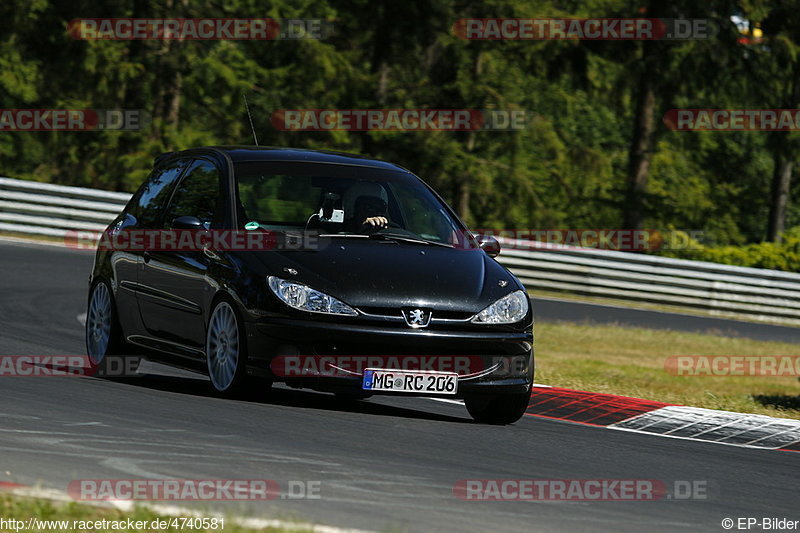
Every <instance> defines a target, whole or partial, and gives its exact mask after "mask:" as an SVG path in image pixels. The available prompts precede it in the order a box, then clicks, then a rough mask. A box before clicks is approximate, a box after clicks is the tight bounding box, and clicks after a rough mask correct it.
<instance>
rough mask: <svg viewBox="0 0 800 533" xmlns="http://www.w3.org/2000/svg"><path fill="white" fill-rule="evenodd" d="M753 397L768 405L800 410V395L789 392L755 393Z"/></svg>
mask: <svg viewBox="0 0 800 533" xmlns="http://www.w3.org/2000/svg"><path fill="white" fill-rule="evenodd" d="M753 399H754V400H755V401H756V402H758V403H760V404H761V405H764V406H766V407H775V408H776V409H784V410H794V411H800V396H789V395H788V394H754V395H753Z"/></svg>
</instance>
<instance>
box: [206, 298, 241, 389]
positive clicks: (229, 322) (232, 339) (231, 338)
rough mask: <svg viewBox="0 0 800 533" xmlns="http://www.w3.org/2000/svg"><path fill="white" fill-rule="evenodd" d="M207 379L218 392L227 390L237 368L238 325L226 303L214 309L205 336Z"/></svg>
mask: <svg viewBox="0 0 800 533" xmlns="http://www.w3.org/2000/svg"><path fill="white" fill-rule="evenodd" d="M206 360H207V362H208V377H209V378H211V383H212V385H214V388H215V389H216V390H218V391H225V390H228V389H229V388H230V387H231V385H232V384H233V381H234V379H235V378H236V370H237V369H238V366H239V325H238V323H237V321H236V314H235V313H234V312H233V309H232V308H231V306H230V305H229V304H228V303H227V302H220V303H218V304H217V306H216V307H214V312H213V313H212V314H211V320H209V321H208V333H207V334H206Z"/></svg>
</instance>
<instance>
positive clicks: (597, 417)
mask: <svg viewBox="0 0 800 533" xmlns="http://www.w3.org/2000/svg"><path fill="white" fill-rule="evenodd" d="M526 414H527V415H528V416H533V417H539V418H551V419H555V420H564V421H568V422H575V423H579V424H587V425H591V426H602V427H607V428H609V429H616V430H621V431H630V432H634V433H646V434H650V435H658V436H662V437H671V438H678V439H688V440H695V441H703V442H712V443H716V444H726V445H729V446H743V447H747V448H761V449H769V450H782V451H794V452H800V420H793V419H789V418H775V417H771V416H764V415H752V414H745V413H734V412H730V411H717V410H714V409H702V408H700V407H688V406H684V405H671V404H668V403H664V402H656V401H651V400H642V399H640V398H629V397H626V396H617V395H614V394H603V393H593V392H585V391H577V390H572V389H563V388H560V387H547V386H536V387H535V388H534V389H533V392H532V393H531V403H530V405H529V406H528V411H527V413H526Z"/></svg>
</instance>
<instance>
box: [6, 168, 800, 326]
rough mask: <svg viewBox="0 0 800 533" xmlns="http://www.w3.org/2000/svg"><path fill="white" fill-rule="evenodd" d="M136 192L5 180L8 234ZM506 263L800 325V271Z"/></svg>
mask: <svg viewBox="0 0 800 533" xmlns="http://www.w3.org/2000/svg"><path fill="white" fill-rule="evenodd" d="M129 198H130V194H127V193H116V192H107V191H100V190H96V189H87V188H82V187H67V186H63V185H52V184H47V183H38V182H32V181H26V180H16V179H10V178H2V177H0V231H7V232H15V233H23V234H34V235H49V236H55V237H64V236H66V235H67V234H68V232H70V231H75V230H82V231H102V230H103V229H104V228H105V226H106V225H107V224H108V223H109V222H111V220H113V219H114V217H115V216H116V215H117V213H119V212H120V211H121V210H122V208H123V207H124V206H125V203H126V202H127V201H128V199H129ZM499 240H500V242H501V244H502V245H503V247H504V248H503V251H502V253H501V254H500V256H499V257H498V260H499V261H500V263H502V264H503V265H505V266H506V267H508V268H509V269H510V270H511V271H513V272H514V274H515V275H516V276H517V277H519V278H520V279H521V280H522V281H523V283H525V285H526V287H527V288H528V289H530V290H532V291H534V292H536V291H537V290H547V291H561V292H566V293H571V294H577V295H586V296H602V297H610V298H615V299H620V300H629V301H637V302H648V303H656V304H667V305H679V306H683V307H693V308H697V309H702V310H704V311H707V312H710V313H712V314H719V315H726V316H734V317H740V318H748V319H755V320H761V321H771V322H782V323H787V324H793V325H800V274H796V273H792V272H781V271H777V270H764V269H758V268H745V267H737V266H731V265H722V264H717V263H706V262H702V261H687V260H683V259H672V258H667V257H659V256H653V255H646V254H639V253H627V252H614V251H608V250H596V249H591V248H575V247H570V246H562V245H554V244H546V243H540V242H536V241H517V240H509V239H503V238H500V239H499Z"/></svg>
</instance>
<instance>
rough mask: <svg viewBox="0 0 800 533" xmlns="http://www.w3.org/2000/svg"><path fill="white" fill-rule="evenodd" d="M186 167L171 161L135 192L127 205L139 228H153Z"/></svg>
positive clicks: (184, 164)
mask: <svg viewBox="0 0 800 533" xmlns="http://www.w3.org/2000/svg"><path fill="white" fill-rule="evenodd" d="M185 167H186V161H173V162H172V163H169V164H167V165H166V166H163V167H160V168H157V169H155V170H153V172H151V173H150V176H149V177H148V178H147V181H146V182H144V184H143V185H142V186H141V187H140V188H139V190H138V191H136V194H134V195H133V198H131V200H130V202H129V204H128V212H129V213H130V214H131V215H133V216H134V217H136V220H137V222H138V224H139V226H141V227H144V228H154V227H155V226H156V223H157V221H158V217H159V215H160V214H161V213H162V212H163V209H164V205H165V204H166V203H167V200H168V199H169V195H170V193H171V192H172V186H173V185H174V184H175V182H176V181H177V180H178V177H179V176H180V175H181V172H182V171H183V169H184V168H185Z"/></svg>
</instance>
